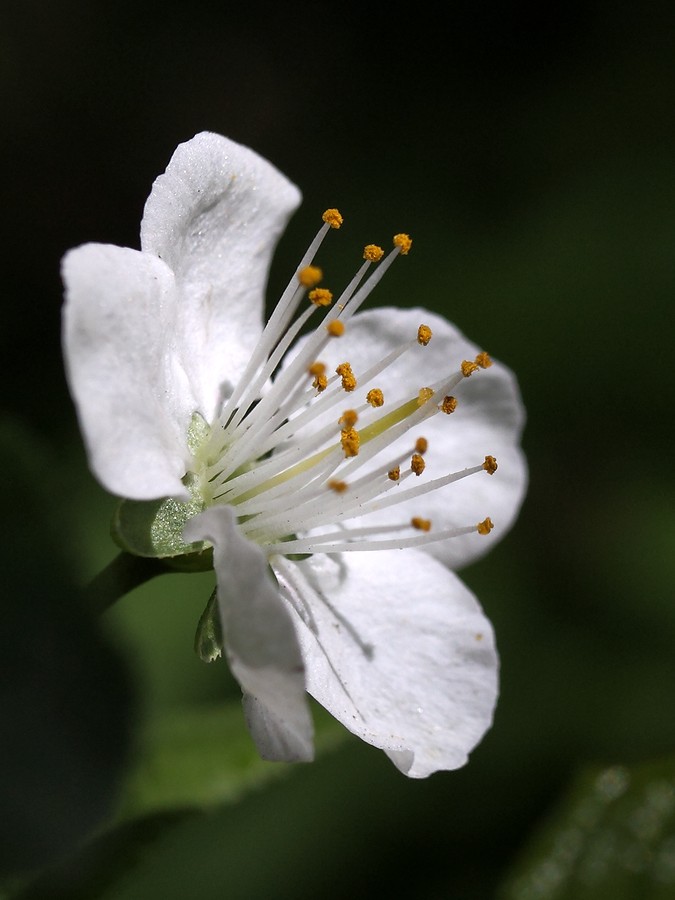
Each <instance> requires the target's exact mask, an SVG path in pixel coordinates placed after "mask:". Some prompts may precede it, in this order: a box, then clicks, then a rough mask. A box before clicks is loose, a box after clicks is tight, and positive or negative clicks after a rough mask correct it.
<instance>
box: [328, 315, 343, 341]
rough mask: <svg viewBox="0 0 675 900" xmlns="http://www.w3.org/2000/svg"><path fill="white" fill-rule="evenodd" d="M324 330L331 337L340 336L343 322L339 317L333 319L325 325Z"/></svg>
mask: <svg viewBox="0 0 675 900" xmlns="http://www.w3.org/2000/svg"><path fill="white" fill-rule="evenodd" d="M326 331H327V332H328V334H329V335H330V336H331V337H342V335H343V334H344V333H345V323H344V322H342V321H341V320H340V319H333V320H332V322H329V323H328V325H326Z"/></svg>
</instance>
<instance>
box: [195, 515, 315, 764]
mask: <svg viewBox="0 0 675 900" xmlns="http://www.w3.org/2000/svg"><path fill="white" fill-rule="evenodd" d="M183 537H184V539H185V540H186V541H187V542H193V541H199V540H208V541H210V542H211V543H212V544H213V558H214V567H215V570H216V577H217V582H218V608H219V611H220V618H221V624H222V628H223V641H224V649H225V655H226V657H227V659H228V662H229V665H230V669H231V670H232V674H233V675H234V676H235V678H236V679H237V681H238V682H239V684H240V685H241V687H242V690H243V692H244V706H245V712H246V715H247V719H248V721H249V727H250V729H251V736H252V737H253V740H254V741H255V743H256V746H257V747H258V750H259V751H260V754H261V756H263V757H264V758H265V759H275V760H284V761H287V762H297V761H303V760H310V759H311V758H312V755H313V746H312V735H313V730H312V721H311V716H310V712H309V706H308V704H307V697H306V694H305V673H304V664H303V660H302V655H301V652H300V646H299V643H298V639H297V637H296V632H295V628H294V624H293V618H292V617H291V615H290V614H289V612H288V611H287V609H286V607H285V605H284V603H283V601H282V599H281V596H280V593H279V588H278V586H277V585H275V583H274V580H273V576H272V573H271V571H270V569H269V566H268V565H267V560H266V558H265V556H264V554H263V552H262V551H261V550H260V548H259V547H258V546H257V545H256V544H253V543H251V542H250V541H248V540H246V538H244V537H243V536H242V534H241V533H240V531H239V529H238V528H237V525H236V522H235V516H234V512H233V510H232V509H231V507H228V506H213V507H211V508H210V509H208V510H206V511H205V512H203V513H201V514H200V515H198V516H195V518H194V519H191V520H190V521H189V522H188V524H187V525H186V526H185V528H184V530H183Z"/></svg>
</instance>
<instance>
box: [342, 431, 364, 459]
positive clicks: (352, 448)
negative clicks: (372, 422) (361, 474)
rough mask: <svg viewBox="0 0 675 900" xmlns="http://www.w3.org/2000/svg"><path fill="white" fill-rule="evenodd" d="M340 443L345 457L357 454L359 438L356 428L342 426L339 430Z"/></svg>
mask: <svg viewBox="0 0 675 900" xmlns="http://www.w3.org/2000/svg"><path fill="white" fill-rule="evenodd" d="M340 443H341V444H342V449H343V450H344V452H345V457H346V458H348V457H350V456H358V452H359V444H360V443H361V438H360V437H359V433H358V431H357V430H356V428H343V429H342V431H341V432H340Z"/></svg>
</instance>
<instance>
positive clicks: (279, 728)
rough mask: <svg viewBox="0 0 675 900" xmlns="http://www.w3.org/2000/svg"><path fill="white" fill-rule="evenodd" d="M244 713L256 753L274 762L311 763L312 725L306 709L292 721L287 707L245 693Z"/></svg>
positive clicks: (312, 754) (312, 750)
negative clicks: (269, 704) (279, 706)
mask: <svg viewBox="0 0 675 900" xmlns="http://www.w3.org/2000/svg"><path fill="white" fill-rule="evenodd" d="M243 704H244V716H245V718H246V724H247V725H248V730H249V731H250V733H251V737H252V738H253V742H254V744H255V745H256V747H257V749H258V753H259V754H260V755H261V756H262V758H263V759H269V760H271V761H273V762H280V761H284V762H311V761H312V760H313V759H314V743H313V741H312V727H311V723H310V724H309V727H308V725H307V718H308V716H307V715H305V712H306V707H305V712H303V713H302V715H301V716H300V717H299V718H298V719H297V721H292V720H291V718H290V717H289V715H288V710H287V709H285V708H284V707H282V708H281V711H279V710H277V709H273V708H271V707H269V706H265V705H264V704H263V703H262V702H261V701H260V700H259V699H258V698H257V697H254V696H253V695H252V694H244V699H243Z"/></svg>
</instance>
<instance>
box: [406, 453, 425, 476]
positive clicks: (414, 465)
mask: <svg viewBox="0 0 675 900" xmlns="http://www.w3.org/2000/svg"><path fill="white" fill-rule="evenodd" d="M426 465H427V464H426V463H425V462H424V460H423V459H422V457H421V456H420V454H419V453H413V455H412V457H411V459H410V469H411V470H412V471H413V472H414V473H415V475H421V474H422V472H424V470H425V468H426Z"/></svg>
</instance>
